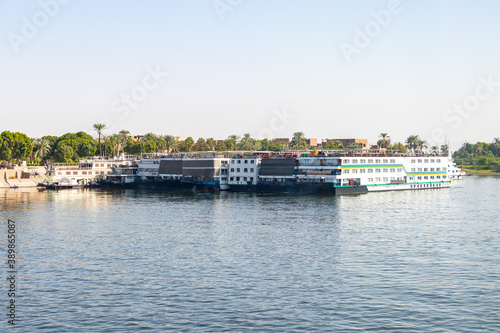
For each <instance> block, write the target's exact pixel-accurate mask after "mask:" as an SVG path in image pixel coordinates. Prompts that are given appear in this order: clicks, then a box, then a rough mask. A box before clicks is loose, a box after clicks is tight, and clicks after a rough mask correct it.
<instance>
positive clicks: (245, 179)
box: [229, 177, 253, 182]
mask: <svg viewBox="0 0 500 333" xmlns="http://www.w3.org/2000/svg"><path fill="white" fill-rule="evenodd" d="M235 178H236V181H237V182H239V181H241V178H243V181H244V182H246V181H251V182H253V177H248V178H247V177H229V180H230V181H234V179H235Z"/></svg>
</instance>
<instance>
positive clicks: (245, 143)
mask: <svg viewBox="0 0 500 333" xmlns="http://www.w3.org/2000/svg"><path fill="white" fill-rule="evenodd" d="M254 141H255V140H254V139H252V137H251V136H250V133H245V134H243V138H242V139H241V140H240V149H242V150H252V149H253V146H254Z"/></svg>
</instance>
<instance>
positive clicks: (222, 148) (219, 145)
mask: <svg viewBox="0 0 500 333" xmlns="http://www.w3.org/2000/svg"><path fill="white" fill-rule="evenodd" d="M215 150H216V151H226V150H227V147H226V143H225V142H224V140H219V141H217V144H216V145H215Z"/></svg>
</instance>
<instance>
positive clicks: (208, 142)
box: [207, 138, 216, 151]
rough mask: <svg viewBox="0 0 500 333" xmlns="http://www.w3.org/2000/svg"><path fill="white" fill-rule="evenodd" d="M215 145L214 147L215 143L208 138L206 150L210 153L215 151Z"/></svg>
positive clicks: (212, 139)
mask: <svg viewBox="0 0 500 333" xmlns="http://www.w3.org/2000/svg"><path fill="white" fill-rule="evenodd" d="M215 145H216V143H215V139H214V138H208V139H207V148H208V150H210V151H213V150H215Z"/></svg>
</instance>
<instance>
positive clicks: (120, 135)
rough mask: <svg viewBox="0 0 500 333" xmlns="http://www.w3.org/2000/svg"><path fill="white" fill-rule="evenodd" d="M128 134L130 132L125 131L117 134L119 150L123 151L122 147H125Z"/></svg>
mask: <svg viewBox="0 0 500 333" xmlns="http://www.w3.org/2000/svg"><path fill="white" fill-rule="evenodd" d="M129 134H130V132H129V131H127V130H121V131H120V132H118V139H119V142H120V150H122V151H123V146H125V141H127V137H128V135H129Z"/></svg>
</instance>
